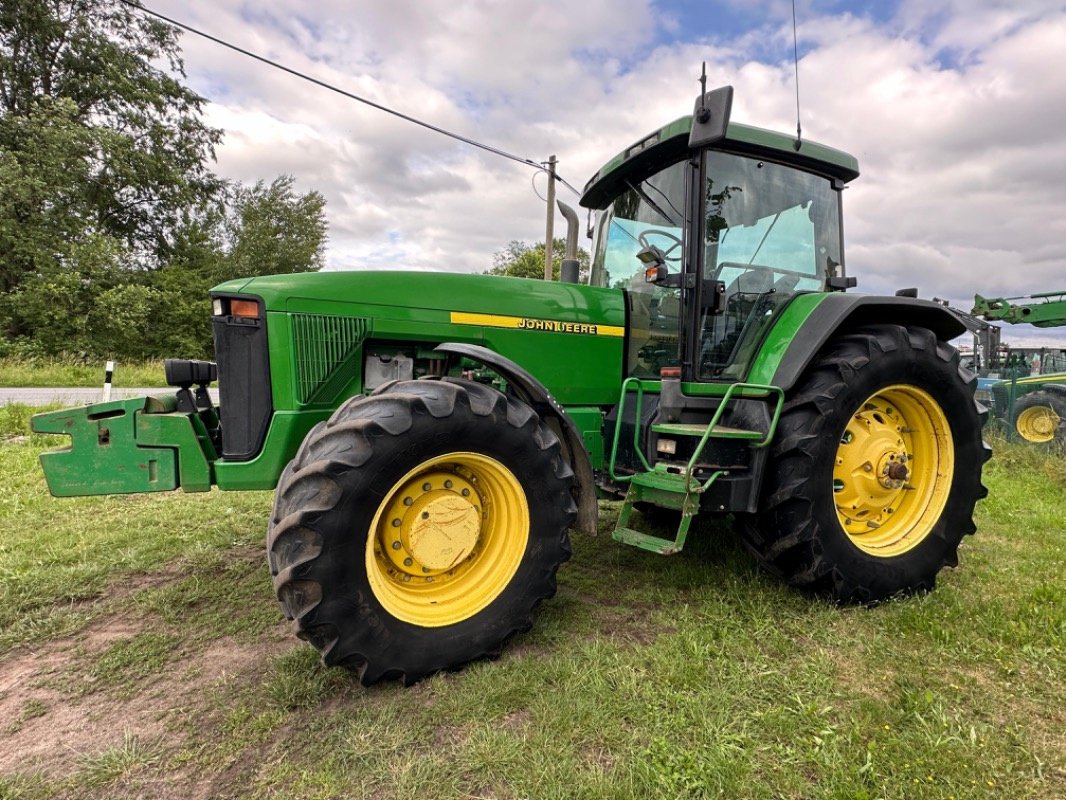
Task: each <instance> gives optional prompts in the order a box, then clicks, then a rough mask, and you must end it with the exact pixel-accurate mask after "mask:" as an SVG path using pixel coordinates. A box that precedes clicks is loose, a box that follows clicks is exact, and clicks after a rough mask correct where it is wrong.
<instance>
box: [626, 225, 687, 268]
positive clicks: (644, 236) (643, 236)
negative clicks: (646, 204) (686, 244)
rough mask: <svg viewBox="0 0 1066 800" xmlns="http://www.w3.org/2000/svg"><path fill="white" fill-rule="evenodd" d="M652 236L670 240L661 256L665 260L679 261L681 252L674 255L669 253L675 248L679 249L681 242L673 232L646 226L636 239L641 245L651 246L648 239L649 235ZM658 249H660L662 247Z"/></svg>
mask: <svg viewBox="0 0 1066 800" xmlns="http://www.w3.org/2000/svg"><path fill="white" fill-rule="evenodd" d="M652 236H661V237H662V238H664V239H667V240H669V241H670V242H672V244H671V245H670V246H669V247H668V248H666V249H665V250H663V258H664V259H665V260H666V261H671V262H674V263H677V262H679V261H681V253H678V254H677V255H675V256H671V255H670V254H671V253H673V252H674V251H675V250H679V249H680V248H681V246H682V242H681V239H680V238H679V237H677V236H674V234H672V233H670V232H669V231H661V230H659V229H658V228H648V229H646V230H643V231H641V232H640V236H638V237H637V241H638V242H640V246H641V247H651V246H652V243H651V241H650V240H649V237H652ZM659 249H660V250H662V248H659Z"/></svg>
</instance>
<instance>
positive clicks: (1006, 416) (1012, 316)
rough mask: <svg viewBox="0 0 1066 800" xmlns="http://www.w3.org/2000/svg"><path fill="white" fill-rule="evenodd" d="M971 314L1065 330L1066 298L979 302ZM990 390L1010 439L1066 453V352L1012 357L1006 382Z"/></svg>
mask: <svg viewBox="0 0 1066 800" xmlns="http://www.w3.org/2000/svg"><path fill="white" fill-rule="evenodd" d="M971 314H972V315H974V316H975V317H978V316H979V317H981V318H983V319H985V320H988V321H995V322H1006V323H1008V324H1011V325H1014V324H1018V323H1022V322H1024V323H1028V324H1030V325H1035V326H1036V327H1038V328H1058V327H1062V326H1063V325H1066V292H1039V293H1036V294H1032V295H1027V296H1025V297H996V298H991V299H990V298H986V297H982V296H981V295H975V296H974V305H973V310H972V311H971ZM1006 375H1009V376H1010V377H1009V378H1006V377H1004V380H1000V381H995V382H990V385H989V386H988V387H987V391H988V393H989V398H988V399H989V400H990V401H991V402H990V406H991V410H992V412H993V414H995V415H996V417H997V418H1000V419H1002V420H1003V421H1004V422H1006V423H1007V425H1008V430H1009V431H1010V432H1011V435H1014V436H1017V437H1019V438H1020V439H1021V440H1022V441H1025V442H1029V443H1030V444H1036V445H1051V446H1054V447H1056V448H1057V449H1059V450H1061V449H1063V448H1066V357H1064V352H1063V350H1062V349H1058V350H1056V349H1051V350H1048V349H1045V348H1041V349H1039V350H1028V351H1015V352H1012V353H1010V355H1009V356H1008V358H1007V359H1006V361H1005V363H1004V364H1003V369H1002V370H1001V376H1006Z"/></svg>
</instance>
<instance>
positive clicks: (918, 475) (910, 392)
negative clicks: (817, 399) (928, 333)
mask: <svg viewBox="0 0 1066 800" xmlns="http://www.w3.org/2000/svg"><path fill="white" fill-rule="evenodd" d="M954 472H955V449H954V445H953V443H952V438H951V428H950V426H949V425H948V420H947V417H946V416H945V415H944V411H943V409H941V407H940V404H939V403H937V402H936V400H934V399H933V398H932V397H931V396H930V395H929V394H928V393H927V392H925V391H923V390H922V389H919V388H917V387H915V386H906V385H896V386H889V387H887V388H885V389H882V390H880V391H878V392H876V393H874V394H873V395H872V396H871V397H870V398H869V399H868V400H867V401H866V402H865V403H863V404H862V405H861V406H859V409H858V410H857V411H856V412H855V413H854V414H853V415H852V417H851V419H850V420H848V424H847V425H846V426H845V428H844V432H843V434H842V435H841V438H840V445H839V446H838V448H837V455H836V463H835V464H834V467H833V498H834V502H835V503H836V509H837V517H838V519H839V520H840V525H841V527H842V528H843V529H844V532H845V533H846V534H847V535H848V538H849V539H850V540H851V542H852V544H854V545H855V546H856V547H858V548H859V549H860V550H862V551H863V552H865V553H868V554H870V555H873V556H881V557H884V558H889V557H892V556H898V555H900V554H902V553H906V552H907V551H908V550H910V549H912V548H914V547H916V546H917V545H918V544H919V543H921V542H922V541H923V540H924V539H925V538H926V537H927V536H928V535H929V533H930V532H931V531H932V530H933V527H934V526H935V525H936V523H937V521H938V520H939V519H940V515H941V514H942V513H943V511H944V506H945V505H946V504H947V499H948V494H949V492H950V490H951V480H952V476H953V475H954Z"/></svg>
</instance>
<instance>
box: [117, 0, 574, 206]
mask: <svg viewBox="0 0 1066 800" xmlns="http://www.w3.org/2000/svg"><path fill="white" fill-rule="evenodd" d="M119 2H120V3H122V4H123V5H126V6H129V7H130V8H133V9H136V10H137V11H140V12H142V13H144V14H148V15H149V16H152V17H155V18H156V19H160V20H163V21H164V22H166V23H168V24H170V25H173V26H174V27H176V28H181V29H182V30H183V31H188V32H189V33H192V34H194V35H196V36H200V37H202V38H204V39H207V40H208V41H211V42H214V43H215V44H218V45H221V46H222V47H226V48H228V49H230V50H233V51H234V52H237V53H240V54H241V55H243V56H247V57H248V58H254V59H255V60H256V61H260V62H262V63H263V64H266V65H268V66H271V67H274V69H279V70H281V71H282V72H287V73H289V74H290V75H294V76H295V77H297V78H300V79H301V80H305V81H308V82H310V83H313V84H315V85H316V86H320V87H322V88H323V89H328V90H329V91H331V92H336V93H337V94H339V95H342V96H344V97H347V98H348V99H349V100H355V101H357V102H359V103H363V104H365V105H368V106H370V107H371V108H376V109H377V110H378V111H384V112H385V113H386V114H392V115H393V116H394V117H399V118H400V119H402V120H405V121H407V122H411V123H413V124H415V125H419V126H421V127H423V128H427V129H429V130H431V131H434V132H435V133H439V134H442V135H444V136H448V137H450V138H452V139H455V140H456V141H460V142H463V143H464V144H468V145H470V146H471V147H478V148H480V149H482V150H485V151H487V152H489V153H493V154H494V155H497V156H500V157H501V158H507V159H510V160H511V161H515V162H517V163H519V164H524V165H525V166H527V167H533V168H534V169H539V170H543V171H545V172H546V171H547V167H546V166H545V165H543V164H539V163H537V162H536V161H534V160H533V159H531V158H523V157H522V156H518V155H515V154H514V153H509V152H507V151H506V150H501V149H500V148H498V147H493V146H492V145H488V144H484V143H483V142H479V141H476V140H474V139H471V138H469V137H467V136H463V135H461V134H458V133H453V132H452V131H449V130H445V129H444V128H440V127H437V126H436V125H432V124H430V123H428V122H424V121H423V120H420V119H416V118H415V117H412V116H408V115H407V114H404V113H401V112H399V111H396V110H395V109H391V108H389V107H387V106H383V105H381V104H380V103H375V102H374V101H373V100H369V99H367V98H366V97H361V96H359V95H357V94H354V93H352V92H349V91H347V90H345V89H341V88H340V87H338V86H334V85H333V84H331V83H326V82H325V81H323V80H319V79H318V78H315V77H312V76H311V75H308V74H306V73H304V72H300V71H299V70H295V69H293V68H292V67H286V66H285V65H284V64H279V63H278V62H277V61H272V60H271V59H269V58H266V57H265V56H261V55H259V54H258V53H253V52H252V51H251V50H246V49H244V48H243V47H239V46H237V45H235V44H231V43H230V42H227V41H226V40H224V39H220V38H218V37H217V36H212V35H211V34H210V33H206V32H204V31H201V30H199V29H197V28H194V27H192V26H191V25H187V24H185V23H184V22H179V21H178V20H176V19H173V18H171V17H168V16H166V15H164V14H160V13H159V12H158V11H154V10H152V9H150V8H148V7H146V6H143V5H141V4H140V3H138V2H135V1H134V0H119ZM556 179H557V180H558V181H559V182H560V183H562V184H563V185H564V186H565V187H566V188H568V189H569V190H570V191H572V192H573V193H574V194H577V195H580V194H581V193H580V192H579V191H578V190H577V189H575V188H574V187H573V186H571V185H570V184H569V183H567V182H566V181H565V180H563V179H562V178H560V177H559V176H558V175H556Z"/></svg>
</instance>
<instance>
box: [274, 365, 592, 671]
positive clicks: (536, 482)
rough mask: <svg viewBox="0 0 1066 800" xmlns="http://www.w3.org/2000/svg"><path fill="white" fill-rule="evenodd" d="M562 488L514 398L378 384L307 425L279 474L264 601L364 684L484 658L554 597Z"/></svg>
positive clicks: (557, 458)
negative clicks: (272, 597)
mask: <svg viewBox="0 0 1066 800" xmlns="http://www.w3.org/2000/svg"><path fill="white" fill-rule="evenodd" d="M572 480H573V473H572V471H571V469H570V467H569V465H568V464H567V463H566V461H565V460H564V459H563V458H562V457H561V454H560V446H559V441H558V439H557V438H556V436H555V434H554V433H552V431H551V430H550V429H549V428H548V427H547V426H545V425H544V424H543V423H542V422H541V420H540V418H539V417H538V416H537V414H536V413H535V412H534V411H533V410H532V409H530V408H529V407H528V406H527V405H525V404H524V403H521V402H519V401H517V400H515V399H508V398H506V397H504V396H503V395H502V394H500V393H499V392H497V391H496V390H494V389H492V388H490V387H487V386H484V385H482V384H478V383H473V382H470V381H459V380H452V379H444V380H420V381H405V382H399V383H392V384H389V385H387V386H385V387H382V388H381V389H380V390H379V391H378V392H377V393H375V394H373V395H371V396H369V397H360V398H355V399H353V400H351V401H349V402H348V403H346V404H345V405H343V406H341V407H340V408H338V409H337V411H336V412H335V413H334V414H333V416H332V417H331V418H330V420H329V421H328V422H325V423H322V424H320V425H318V426H316V427H315V428H314V429H313V430H312V431H311V432H310V433H309V434H308V435H307V438H306V439H305V440H304V443H303V445H301V447H300V450H299V452H298V453H297V455H296V458H295V459H293V461H292V462H291V463H290V464H289V465H288V467H286V469H285V471H284V473H283V474H282V476H281V480H280V481H279V483H278V489H277V493H276V495H275V501H274V512H273V515H272V516H271V520H270V525H269V527H268V532H267V552H268V557H269V561H270V567H271V573H272V574H273V576H274V588H275V591H276V592H277V596H278V600H279V601H280V603H281V606H282V609H283V610H284V611H285V613H286V615H287V616H288V617H289V618H290V619H292V620H294V626H295V629H296V634H297V636H299V637H300V638H302V639H306V640H307V641H309V642H311V644H313V645H314V646H315V647H317V648H318V649H319V650H320V651H321V652H322V660H323V662H324V663H326V664H327V665H340V666H344V667H348V668H350V669H353V670H356V671H357V672H358V673H359V677H360V680H361V681H362V682H363V684H364V685H370V684H372V683H374V682H376V681H378V680H381V679H383V678H393V677H398V678H401V679H402V680H403V681H404V682H405V683H408V684H410V683H413V682H414V681H417V680H419V679H421V678H423V677H425V676H426V675H429V674H431V673H434V672H437V671H439V670H451V669H457V668H458V667H460V666H462V665H463V664H465V663H467V662H469V661H472V660H474V659H477V658H481V657H484V656H492V655H496V654H498V653H499V651H500V649H501V648H502V646H503V644H504V643H505V642H506V640H507V639H508V638H509V637H510V636H512V635H513V634H514V633H516V632H518V631H524V630H527V629H528V628H529V627H530V625H531V624H532V614H533V610H534V608H535V607H536V606H537V604H539V603H540V601H541V600H543V599H545V598H548V597H551V596H552V595H553V594H554V593H555V574H556V571H557V570H558V568H559V565H560V564H562V563H563V562H564V561H566V559H567V558H569V556H570V545H569V539H568V528H569V525H570V523H571V522H572V521H573V519H574V515H575V513H576V506H575V505H574V502H573V499H572V497H571V494H570V486H571V483H572Z"/></svg>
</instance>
